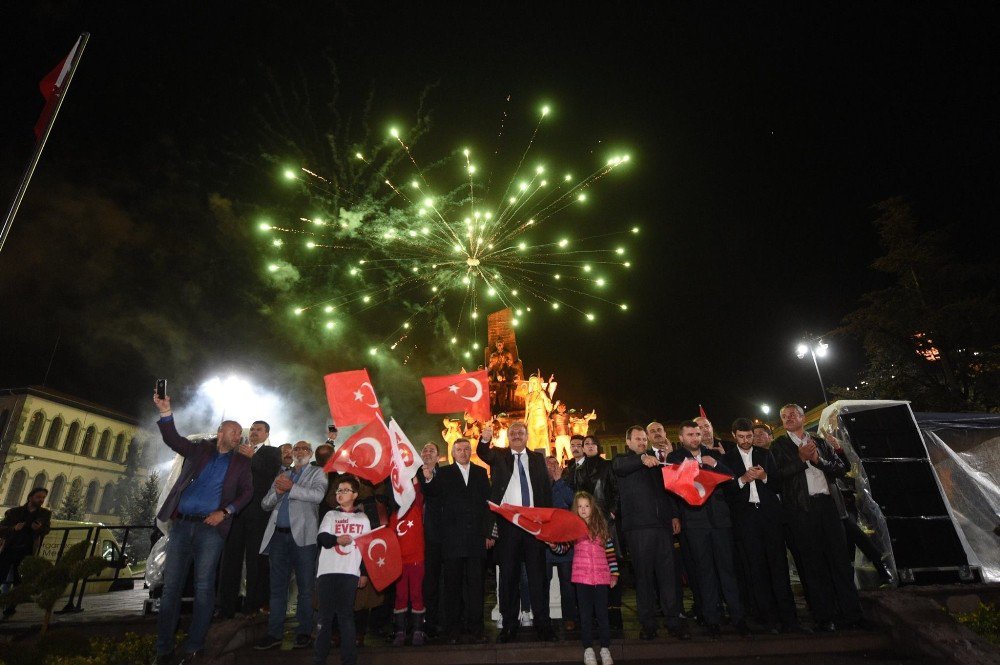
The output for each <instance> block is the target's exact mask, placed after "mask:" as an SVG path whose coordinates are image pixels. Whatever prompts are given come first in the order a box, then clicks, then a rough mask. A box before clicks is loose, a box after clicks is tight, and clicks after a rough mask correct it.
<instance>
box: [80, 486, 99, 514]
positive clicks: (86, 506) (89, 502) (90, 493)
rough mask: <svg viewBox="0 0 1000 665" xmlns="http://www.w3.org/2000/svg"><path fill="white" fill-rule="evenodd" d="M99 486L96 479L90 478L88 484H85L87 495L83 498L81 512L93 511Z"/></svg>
mask: <svg viewBox="0 0 1000 665" xmlns="http://www.w3.org/2000/svg"><path fill="white" fill-rule="evenodd" d="M99 487H100V485H98V484H97V481H96V480H91V481H90V484H89V485H87V497H86V498H85V499H84V500H83V512H85V513H92V512H94V507H95V505H96V504H97V490H98V488H99Z"/></svg>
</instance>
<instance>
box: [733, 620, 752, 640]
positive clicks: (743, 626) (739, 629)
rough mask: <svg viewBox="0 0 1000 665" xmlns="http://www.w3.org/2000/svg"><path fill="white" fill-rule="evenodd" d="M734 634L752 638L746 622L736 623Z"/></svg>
mask: <svg viewBox="0 0 1000 665" xmlns="http://www.w3.org/2000/svg"><path fill="white" fill-rule="evenodd" d="M735 628H736V633H737V634H738V635H739V636H740V637H753V633H752V632H750V626H748V625H747V622H746V621H738V622H737V623H736V625H735Z"/></svg>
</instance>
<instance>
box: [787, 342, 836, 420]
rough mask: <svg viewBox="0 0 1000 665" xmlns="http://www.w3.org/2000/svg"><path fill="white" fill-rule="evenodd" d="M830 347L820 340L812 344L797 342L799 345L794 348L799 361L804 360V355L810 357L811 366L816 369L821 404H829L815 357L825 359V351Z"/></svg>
mask: <svg viewBox="0 0 1000 665" xmlns="http://www.w3.org/2000/svg"><path fill="white" fill-rule="evenodd" d="M829 348H830V345H829V344H827V343H826V342H824V341H823V340H821V339H817V340H813V342H808V343H807V342H799V345H798V346H797V347H795V355H797V356H798V357H799V358H800V359H802V358H805V357H806V354H807V353H808V354H809V355H811V356H812V359H813V366H814V367H815V368H816V376H817V377H818V378H819V387H820V389H821V390H822V391H823V403H824V404H829V400H828V399H827V398H826V386H825V385H823V375H822V374H820V373H819V361H818V360H816V358H817V357H819V358H824V357H826V353H827V349H829Z"/></svg>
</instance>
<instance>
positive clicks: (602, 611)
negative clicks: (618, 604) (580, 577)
mask: <svg viewBox="0 0 1000 665" xmlns="http://www.w3.org/2000/svg"><path fill="white" fill-rule="evenodd" d="M608 589H609V587H608V585H607V584H597V585H593V584H577V585H576V599H577V602H579V603H580V640H581V641H582V642H583V648H584V649H590V648H591V647H593V646H594V619H595V618H596V619H597V637H598V639H599V640H600V641H601V646H602V647H603V648H606V649H609V648H611V627H610V623H609V621H608Z"/></svg>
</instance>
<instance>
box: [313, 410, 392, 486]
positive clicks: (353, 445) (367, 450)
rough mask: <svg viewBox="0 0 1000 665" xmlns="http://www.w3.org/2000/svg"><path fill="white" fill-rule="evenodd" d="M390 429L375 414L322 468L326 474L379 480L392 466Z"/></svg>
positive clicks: (373, 480)
mask: <svg viewBox="0 0 1000 665" xmlns="http://www.w3.org/2000/svg"><path fill="white" fill-rule="evenodd" d="M389 438H390V437H389V430H388V429H387V428H386V426H385V423H384V422H382V419H381V418H379V417H377V416H376V418H375V419H374V420H372V421H371V422H370V423H368V424H367V425H365V426H364V427H362V428H361V429H359V430H358V431H357V432H355V433H354V435H353V436H351V438H349V439H348V440H347V441H344V443H343V444H342V445H341V446H340V448H338V449H337V452H335V453H334V454H333V457H331V458H330V461H328V462H327V463H326V466H325V467H323V470H324V471H326V472H327V473H330V472H331V471H336V472H337V473H351V474H354V475H355V476H359V477H361V478H364V479H365V480H370V481H371V482H373V483H380V482H382V481H383V480H385V479H386V477H387V476H388V475H389V468H390V467H391V465H392V451H391V450H390V441H389Z"/></svg>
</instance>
